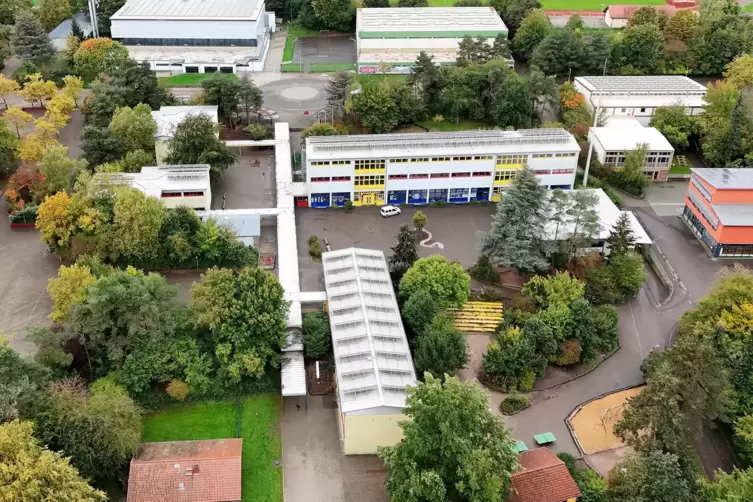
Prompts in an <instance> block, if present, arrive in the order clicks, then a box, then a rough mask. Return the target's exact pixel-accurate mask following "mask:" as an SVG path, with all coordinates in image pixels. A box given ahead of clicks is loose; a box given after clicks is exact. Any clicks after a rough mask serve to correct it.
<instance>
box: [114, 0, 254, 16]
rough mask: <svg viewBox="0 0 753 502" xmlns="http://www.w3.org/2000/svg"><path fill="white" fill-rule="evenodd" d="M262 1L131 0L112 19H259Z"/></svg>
mask: <svg viewBox="0 0 753 502" xmlns="http://www.w3.org/2000/svg"><path fill="white" fill-rule="evenodd" d="M258 7H259V1H258V0H128V1H127V2H126V4H125V5H124V6H123V7H121V8H120V10H118V11H117V12H116V13H115V14H114V15H113V16H112V18H111V19H150V18H154V19H171V18H172V19H197V18H200V19H244V18H245V19H256V16H258Z"/></svg>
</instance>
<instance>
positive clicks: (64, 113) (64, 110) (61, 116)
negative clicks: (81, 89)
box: [47, 92, 76, 129]
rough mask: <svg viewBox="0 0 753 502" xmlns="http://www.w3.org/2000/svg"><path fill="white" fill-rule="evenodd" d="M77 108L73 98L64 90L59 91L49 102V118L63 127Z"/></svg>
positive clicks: (60, 127) (59, 127)
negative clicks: (63, 91)
mask: <svg viewBox="0 0 753 502" xmlns="http://www.w3.org/2000/svg"><path fill="white" fill-rule="evenodd" d="M75 109H76V102H75V101H73V98H71V97H70V96H68V95H67V94H64V93H62V92H60V93H57V94H55V95H54V96H53V97H52V99H50V100H49V101H48V102H47V119H48V120H50V121H51V122H52V123H54V124H56V125H57V127H58V129H62V128H63V127H65V124H67V123H68V118H69V117H70V115H71V113H73V110H75Z"/></svg>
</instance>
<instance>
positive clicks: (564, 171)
mask: <svg viewBox="0 0 753 502" xmlns="http://www.w3.org/2000/svg"><path fill="white" fill-rule="evenodd" d="M552 174H573V170H572V169H552Z"/></svg>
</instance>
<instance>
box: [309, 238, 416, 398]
mask: <svg viewBox="0 0 753 502" xmlns="http://www.w3.org/2000/svg"><path fill="white" fill-rule="evenodd" d="M322 266H323V268H324V282H325V286H326V289H327V299H328V301H329V316H330V317H329V319H330V326H331V328H332V346H333V348H334V353H335V366H336V369H337V388H338V391H339V393H340V408H341V409H342V411H343V413H348V412H352V411H358V410H367V409H370V408H377V407H381V406H388V407H396V408H403V407H405V389H406V388H407V387H408V386H410V385H415V383H416V373H415V370H414V368H413V360H412V358H411V353H410V348H409V347H408V340H407V338H406V336H405V330H404V329H403V323H402V320H401V319H400V311H399V309H398V306H397V300H396V299H395V293H394V291H393V289H392V280H391V279H390V274H389V269H388V267H387V261H386V260H385V257H384V253H383V252H382V251H378V250H372V249H359V248H348V249H342V250H338V251H330V252H327V253H324V254H323V255H322Z"/></svg>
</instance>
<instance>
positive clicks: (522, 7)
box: [489, 0, 541, 39]
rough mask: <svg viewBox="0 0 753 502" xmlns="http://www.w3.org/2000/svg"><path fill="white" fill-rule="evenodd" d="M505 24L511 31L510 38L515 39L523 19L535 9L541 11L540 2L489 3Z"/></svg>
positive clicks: (497, 0)
mask: <svg viewBox="0 0 753 502" xmlns="http://www.w3.org/2000/svg"><path fill="white" fill-rule="evenodd" d="M489 5H490V6H491V7H493V8H494V9H495V10H496V11H497V12H498V13H499V15H500V16H501V17H502V20H503V21H504V22H505V25H506V26H507V28H508V29H509V30H510V38H511V39H514V38H515V34H516V32H517V30H518V28H519V27H520V24H521V22H522V21H523V19H524V18H525V17H526V16H527V15H528V13H529V12H531V11H532V10H534V9H540V8H541V3H540V2H539V1H538V0H493V1H491V2H490V3H489Z"/></svg>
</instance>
